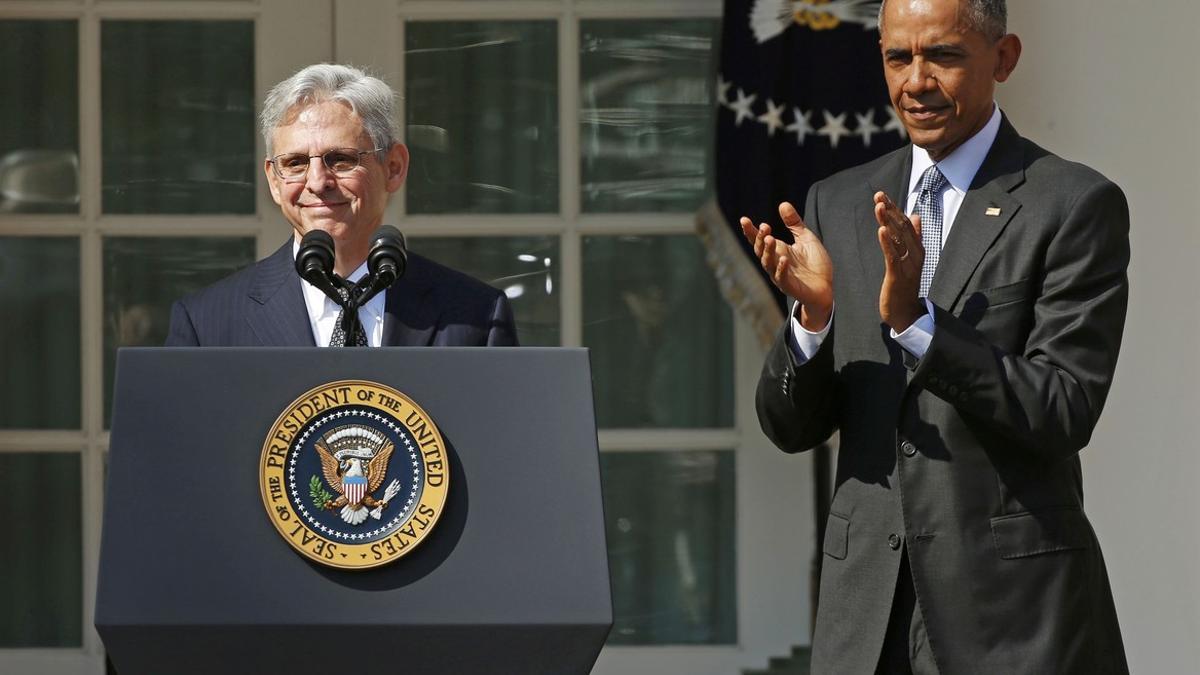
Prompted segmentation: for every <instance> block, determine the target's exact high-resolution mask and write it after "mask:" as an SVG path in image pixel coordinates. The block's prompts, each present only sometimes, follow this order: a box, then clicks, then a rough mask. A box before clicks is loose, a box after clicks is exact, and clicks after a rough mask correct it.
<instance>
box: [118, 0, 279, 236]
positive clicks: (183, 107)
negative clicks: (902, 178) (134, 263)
mask: <svg viewBox="0 0 1200 675" xmlns="http://www.w3.org/2000/svg"><path fill="white" fill-rule="evenodd" d="M100 58H101V62H100V63H101V68H100V69H101V79H100V81H101V85H102V86H101V94H102V99H101V121H102V124H103V137H102V152H103V156H102V160H103V161H102V164H103V167H102V180H103V206H104V212H105V213H187V214H195V213H254V190H255V187H254V186H255V177H256V175H257V172H258V171H259V166H260V161H259V158H258V157H257V156H256V153H255V150H254V147H255V146H254V138H255V134H256V133H257V131H256V122H255V116H254V24H253V22H250V21H104V22H103V23H102V24H101V55H100ZM131 75H132V76H131Z"/></svg>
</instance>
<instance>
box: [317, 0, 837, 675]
mask: <svg viewBox="0 0 1200 675" xmlns="http://www.w3.org/2000/svg"><path fill="white" fill-rule="evenodd" d="M334 5H335V21H334V25H335V37H334V45H335V48H334V51H335V55H336V58H337V60H339V61H343V62H347V63H353V64H355V65H359V66H365V67H368V68H370V69H371V70H372V71H373V72H375V73H377V74H379V75H381V76H382V77H384V79H386V80H387V81H388V82H389V84H391V85H392V86H393V87H395V88H396V90H397V91H400V92H403V91H404V77H405V72H404V68H405V63H404V58H403V57H404V54H403V50H404V48H403V45H404V43H405V24H406V22H408V21H468V20H469V21H479V20H488V19H495V20H552V21H557V22H558V36H559V41H558V92H559V107H558V111H559V139H558V141H559V212H558V213H557V214H534V215H511V214H505V215H487V214H476V213H472V214H438V215H407V214H406V213H405V210H404V198H403V195H402V194H401V195H399V196H398V198H396V199H393V202H392V205H391V207H390V212H389V218H391V219H392V221H393V222H396V223H399V226H400V228H401V229H402V230H403V231H404V232H405V235H406V236H409V237H410V238H411V239H412V240H414V242H415V243H414V248H416V249H418V250H419V248H420V243H419V242H420V238H421V237H422V236H438V237H445V236H463V237H473V236H484V237H486V236H525V235H550V236H557V237H559V241H560V252H559V274H560V278H559V288H561V289H562V293H561V296H560V303H561V304H560V312H561V327H562V330H561V341H562V344H563V345H564V346H569V347H577V346H582V344H583V288H582V277H583V273H582V266H583V255H582V242H583V238H584V237H588V236H594V235H621V234H638V235H690V234H695V222H694V216H693V215H692V214H689V213H677V214H661V213H646V214H586V213H582V212H581V207H580V194H581V189H580V182H581V177H580V168H579V167H580V156H581V155H580V140H579V124H578V120H579V101H580V91H579V87H580V82H579V67H580V62H579V22H580V21H585V20H588V19H672V18H679V19H696V18H714V19H719V18H720V16H721V12H722V3H721V1H720V0H634V1H629V0H334ZM389 14H390V15H391V16H393V17H394V20H393V21H387V20H383V18H384V17H386V16H388V15H389ZM401 114H403V107H402V108H401ZM401 128H402V129H403V128H404V125H403V120H401ZM764 353H765V352H764V349H763V347H762V346H761V345H759V344H758V343H757V339H756V337H755V334H754V331H753V330H752V329H751V327H750V326H749V324H748V323H746V322H745V321H743V320H741V319H740V318H739V317H736V316H735V317H734V387H735V390H734V395H735V406H736V410H735V411H734V426H733V427H731V428H725V429H649V430H647V429H603V430H600V431H599V433H598V436H599V445H600V449H601V451H602V452H643V451H688V450H727V449H732V450H733V451H734V452H735V459H736V466H737V476H736V483H735V485H736V488H735V489H736V492H737V496H736V514H735V523H736V527H737V533H736V537H735V541H736V559H737V572H736V575H737V576H736V589H737V596H738V597H737V611H738V619H737V634H738V638H737V643H736V644H733V645H699V646H694V645H664V646H608V647H605V648H604V650H603V651H602V652H601V655H600V658H599V661H598V662H597V665H596V668H595V670H594V671H593V672H594V673H595V674H597V675H627V674H629V673H650V672H653V673H664V674H666V675H671V674H678V675H708V674H712V675H728V674H729V673H737V672H740V671H741V670H745V669H756V668H764V667H766V665H767V661H768V659H769V658H771V657H772V656H783V655H787V654H789V653H790V652H791V649H792V647H793V646H795V645H800V644H806V643H808V641H809V638H808V636H809V635H810V632H811V631H810V621H809V595H808V591H809V575H810V563H811V557H812V550H813V545H812V541H813V537H814V532H813V530H814V528H813V522H812V513H813V504H812V502H813V500H812V478H811V476H812V474H811V471H812V461H811V456H809V455H807V454H806V455H800V456H786V455H784V454H783V453H781V452H779V451H778V450H776V449H775V448H774V447H773V446H772V445H771V444H770V442H769V441H767V440H766V439H765V437H764V436H763V435H762V433H761V431H759V427H758V419H757V415H756V413H755V411H754V389H755V387H756V386H757V382H758V374H759V372H760V370H761V368H762V362H763V356H764Z"/></svg>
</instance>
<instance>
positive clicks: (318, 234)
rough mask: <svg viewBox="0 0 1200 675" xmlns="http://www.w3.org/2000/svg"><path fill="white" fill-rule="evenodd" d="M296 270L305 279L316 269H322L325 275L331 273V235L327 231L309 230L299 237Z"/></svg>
mask: <svg viewBox="0 0 1200 675" xmlns="http://www.w3.org/2000/svg"><path fill="white" fill-rule="evenodd" d="M296 271H297V272H299V273H300V276H301V277H303V278H305V279H309V278H310V274H312V273H313V272H316V271H323V272H324V273H325V274H326V275H328V274H332V273H333V237H331V236H330V235H329V233H328V232H325V231H323V230H310V231H309V232H307V233H305V235H304V236H303V237H301V238H300V248H299V250H297V251H296ZM310 281H311V279H310Z"/></svg>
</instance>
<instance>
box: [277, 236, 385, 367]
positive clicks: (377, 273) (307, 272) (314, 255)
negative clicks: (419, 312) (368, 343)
mask: <svg viewBox="0 0 1200 675" xmlns="http://www.w3.org/2000/svg"><path fill="white" fill-rule="evenodd" d="M372 240H373V241H372V246H371V252H370V253H369V254H368V257H367V270H368V273H367V275H366V276H364V277H363V278H362V279H360V280H359V281H358V283H351V282H350V281H349V280H348V279H344V278H342V277H341V276H339V275H338V274H337V273H336V272H334V271H333V260H334V256H333V239H332V237H330V236H329V235H328V234H327V233H325V232H321V231H319V230H315V231H312V232H309V233H308V234H306V235H304V238H303V239H302V240H301V242H300V250H299V252H298V253H297V256H296V271H297V272H298V273H299V274H300V276H301V278H303V279H305V280H306V281H308V282H309V283H310V284H312V285H314V286H316V287H317V288H319V289H321V292H322V293H324V294H325V295H326V297H328V298H329V299H330V300H333V301H334V302H335V303H337V305H338V306H339V307H341V308H342V312H341V320H340V322H339V323H340V326H341V329H342V331H343V332H344V334H345V335H346V337H347V338H350V337H352V336H354V335H356V334H357V333H358V330H359V329H360V328H363V326H362V320H361V319H359V317H358V310H359V308H361V307H362V306H363V305H365V304H367V301H368V300H370V299H371V298H373V297H375V295H376V294H378V293H379V292H380V291H383V290H385V289H386V288H387V287H389V286H391V285H392V284H393V283H394V282H395V281H396V279H398V278H400V277H401V276H403V274H404V269H405V267H406V263H407V251H406V250H405V244H404V235H402V234H400V231H399V230H397V229H396V228H394V227H391V226H390V225H384V226H381V227H380V228H379V229H378V230H376V231H375V233H374V235H372ZM363 331H364V334H365V332H366V331H365V328H363ZM343 346H347V347H352V346H354V345H352V344H346V345H343Z"/></svg>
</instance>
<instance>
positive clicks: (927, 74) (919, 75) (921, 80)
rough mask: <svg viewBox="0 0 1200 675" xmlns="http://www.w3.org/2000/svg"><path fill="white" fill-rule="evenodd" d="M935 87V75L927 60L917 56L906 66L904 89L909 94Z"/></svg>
mask: <svg viewBox="0 0 1200 675" xmlns="http://www.w3.org/2000/svg"><path fill="white" fill-rule="evenodd" d="M936 87H937V77H936V76H935V75H934V73H933V69H932V68H931V67H930V64H929V62H928V61H926V60H925V59H923V58H920V57H917V58H914V59H913V60H912V64H911V65H909V68H908V78H907V79H906V80H905V82H904V90H905V92H906V93H909V94H920V93H923V92H926V91H929V90H930V89H934V88H936Z"/></svg>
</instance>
